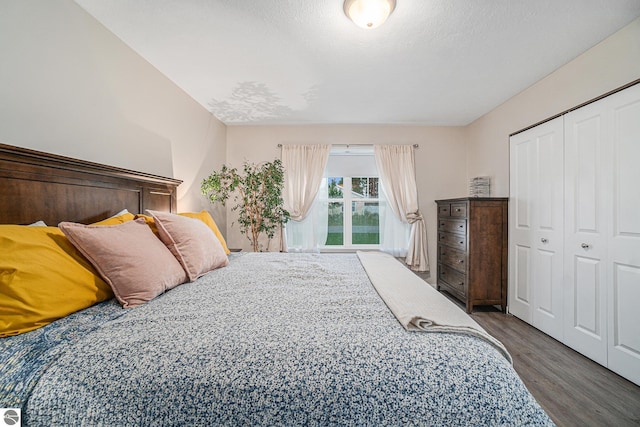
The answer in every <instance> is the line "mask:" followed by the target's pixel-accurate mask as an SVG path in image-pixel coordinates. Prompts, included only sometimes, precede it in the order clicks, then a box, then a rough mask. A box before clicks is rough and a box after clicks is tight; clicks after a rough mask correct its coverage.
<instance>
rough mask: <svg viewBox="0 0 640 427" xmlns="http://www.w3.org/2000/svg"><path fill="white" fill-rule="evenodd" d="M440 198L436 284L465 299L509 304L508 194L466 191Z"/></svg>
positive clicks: (470, 302) (471, 302)
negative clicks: (465, 194) (474, 194)
mask: <svg viewBox="0 0 640 427" xmlns="http://www.w3.org/2000/svg"><path fill="white" fill-rule="evenodd" d="M436 203H437V204H438V280H437V289H438V290H442V291H447V292H448V293H450V294H451V295H453V296H454V297H456V298H457V299H459V300H460V301H462V302H464V303H465V304H466V309H467V313H471V312H472V311H473V307H474V306H475V305H499V306H500V307H501V309H502V311H503V312H504V311H506V308H507V251H508V246H507V232H508V231H507V225H508V222H507V221H508V212H507V209H508V198H502V197H500V198H498V197H464V198H458V199H446V200H436Z"/></svg>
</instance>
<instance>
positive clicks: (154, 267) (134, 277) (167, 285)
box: [59, 219, 187, 308]
mask: <svg viewBox="0 0 640 427" xmlns="http://www.w3.org/2000/svg"><path fill="white" fill-rule="evenodd" d="M59 227H60V229H61V230H62V232H63V233H64V234H65V236H67V238H68V239H69V241H70V242H71V243H72V244H73V246H75V247H76V248H77V249H78V250H79V251H80V252H81V253H82V254H83V255H84V256H85V257H86V258H87V259H88V260H89V261H90V262H91V264H93V266H94V267H95V268H96V270H98V272H99V273H100V275H101V276H102V277H103V278H104V280H105V281H106V282H107V283H108V284H109V285H110V286H111V288H112V289H113V293H114V294H115V295H116V298H117V299H118V301H120V303H121V304H122V306H123V307H125V308H128V307H135V306H137V305H140V304H144V303H145V302H147V301H150V300H152V299H153V298H155V297H157V296H158V295H160V294H161V293H163V292H164V291H166V290H169V289H171V288H174V287H176V286H178V285H179V284H181V283H184V282H186V281H187V277H186V275H185V273H184V270H183V269H182V267H181V266H180V264H179V263H178V261H176V259H175V258H174V257H173V256H172V255H171V252H169V251H168V250H167V248H166V247H165V245H163V244H162V242H161V241H160V240H158V238H157V237H156V236H155V235H154V234H153V232H152V231H151V229H150V228H149V226H147V224H146V223H145V221H144V219H138V220H135V221H128V222H125V223H123V224H118V225H103V226H99V225H96V226H93V225H83V224H76V223H73V222H62V223H60V225H59Z"/></svg>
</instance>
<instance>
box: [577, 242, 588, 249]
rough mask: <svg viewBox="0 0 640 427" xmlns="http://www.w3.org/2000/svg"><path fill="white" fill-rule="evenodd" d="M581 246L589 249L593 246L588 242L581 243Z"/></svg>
mask: <svg viewBox="0 0 640 427" xmlns="http://www.w3.org/2000/svg"><path fill="white" fill-rule="evenodd" d="M580 247H581V248H582V249H589V248H590V247H591V246H590V245H588V244H586V243H583V244H581V245H580Z"/></svg>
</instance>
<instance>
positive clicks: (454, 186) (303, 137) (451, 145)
mask: <svg viewBox="0 0 640 427" xmlns="http://www.w3.org/2000/svg"><path fill="white" fill-rule="evenodd" d="M278 144H419V145H420V148H418V149H417V150H416V152H415V154H416V179H417V183H418V190H419V195H418V197H419V201H420V210H421V211H422V213H423V215H424V216H425V217H426V222H427V237H428V239H429V262H430V264H431V266H432V271H433V272H435V266H436V204H435V202H434V200H436V199H442V198H450V197H461V196H465V195H466V194H467V182H466V174H465V170H466V165H465V161H466V153H465V150H466V141H465V138H464V129H462V128H456V127H428V126H356V125H353V126H348V125H336V126H328V125H327V126H229V127H228V128H227V162H228V163H229V164H230V165H232V166H235V167H239V166H242V163H243V162H244V161H249V162H252V163H259V162H261V161H265V160H273V159H276V158H280V149H279V148H277V145H278ZM227 215H228V217H229V220H228V222H227V237H228V240H229V245H230V246H232V247H241V248H246V249H248V248H249V247H250V245H249V242H248V240H247V239H246V237H245V236H243V235H241V234H240V233H239V230H238V227H237V224H236V225H234V226H232V225H231V223H232V221H233V217H232V214H231V212H227ZM278 247H279V241H274V242H272V244H271V249H277V248H278ZM434 277H435V276H433V274H432V278H431V279H430V280H432V281H433V280H434Z"/></svg>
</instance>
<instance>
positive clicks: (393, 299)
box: [358, 251, 513, 364]
mask: <svg viewBox="0 0 640 427" xmlns="http://www.w3.org/2000/svg"><path fill="white" fill-rule="evenodd" d="M358 258H360V262H361V263H362V266H363V267H364V269H365V271H366V272H367V275H368V276H369V280H371V283H373V286H374V287H375V288H376V291H377V292H378V294H379V295H380V297H381V298H382V299H383V301H384V302H385V304H386V305H387V307H389V309H390V310H391V312H392V313H393V314H394V315H395V316H396V318H397V319H398V321H399V322H400V323H401V324H402V326H404V328H405V329H407V330H409V331H426V332H453V333H461V334H468V335H473V336H476V337H478V338H481V339H483V340H485V341H487V342H489V343H490V344H492V345H493V346H494V347H496V348H497V349H498V350H499V351H500V352H501V353H502V354H503V355H504V357H505V358H506V359H507V360H508V361H509V362H510V363H512V364H513V360H512V358H511V355H510V354H509V352H508V351H507V349H506V348H505V347H504V345H502V343H501V342H500V341H498V340H497V339H495V338H494V337H492V336H491V335H489V334H488V333H487V332H486V331H485V330H484V329H482V327H481V326H480V325H478V324H477V323H476V322H475V321H474V320H473V319H472V318H471V317H469V315H467V313H465V312H464V311H463V310H462V309H460V308H459V307H457V306H456V305H455V304H454V303H453V302H451V301H449V300H448V299H447V297H445V296H444V295H442V294H440V292H438V291H437V290H435V289H434V288H433V287H432V286H431V285H429V284H428V283H426V282H425V281H424V280H422V279H420V278H419V277H418V276H416V275H415V274H414V273H413V272H411V271H409V269H408V268H406V267H405V266H404V265H402V264H401V263H400V262H399V261H398V260H397V259H395V258H394V257H393V256H391V255H389V254H386V253H383V252H362V251H358Z"/></svg>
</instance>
